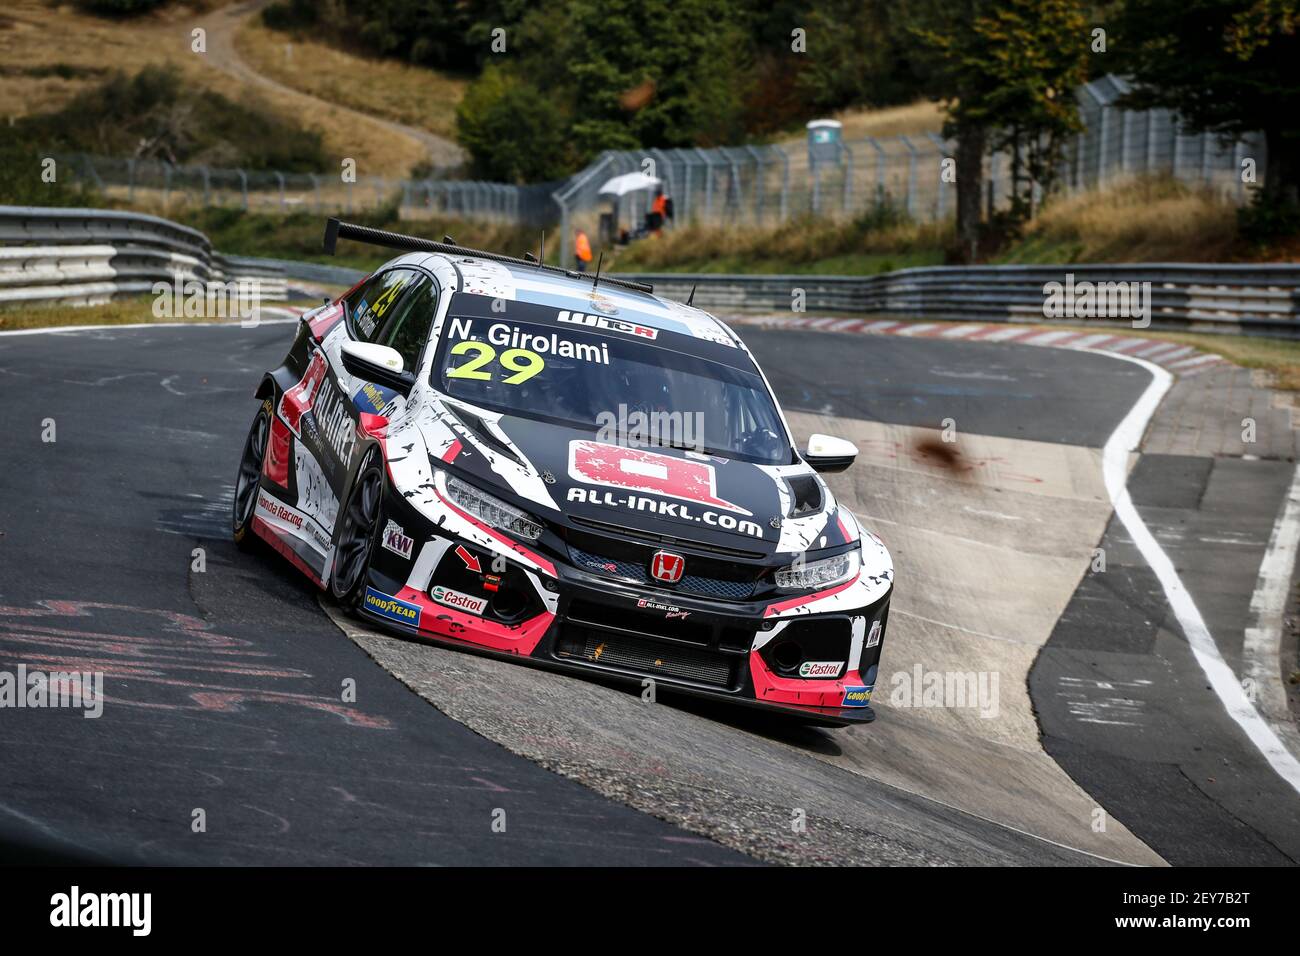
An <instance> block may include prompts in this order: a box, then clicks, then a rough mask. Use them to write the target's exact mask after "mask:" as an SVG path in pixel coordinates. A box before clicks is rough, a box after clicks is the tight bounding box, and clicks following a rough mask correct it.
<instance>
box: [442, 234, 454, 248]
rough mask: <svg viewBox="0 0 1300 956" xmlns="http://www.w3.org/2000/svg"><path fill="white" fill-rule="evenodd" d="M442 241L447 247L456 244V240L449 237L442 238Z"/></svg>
mask: <svg viewBox="0 0 1300 956" xmlns="http://www.w3.org/2000/svg"><path fill="white" fill-rule="evenodd" d="M442 241H443V242H445V243H446V244H447V245H449V246H454V245H455V244H456V240H455V239H453V238H452V237H451V236H443V237H442Z"/></svg>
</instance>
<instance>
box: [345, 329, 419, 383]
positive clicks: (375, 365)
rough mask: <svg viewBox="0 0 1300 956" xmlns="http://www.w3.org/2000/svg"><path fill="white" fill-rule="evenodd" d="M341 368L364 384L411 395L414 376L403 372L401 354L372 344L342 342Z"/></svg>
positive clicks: (386, 347)
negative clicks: (380, 386) (370, 383)
mask: <svg viewBox="0 0 1300 956" xmlns="http://www.w3.org/2000/svg"><path fill="white" fill-rule="evenodd" d="M342 351H343V367H344V368H345V369H347V370H348V373H349V374H351V375H355V376H356V377H357V378H359V379H362V380H363V381H366V382H374V383H375V384H376V385H384V386H387V387H388V388H391V389H395V390H397V391H399V392H401V393H402V394H403V395H409V394H411V388H412V387H413V386H414V385H415V376H414V375H413V374H411V373H410V372H407V371H404V370H403V368H402V366H403V364H404V363H403V362H402V353H401V352H399V351H397V349H393V348H389V347H388V346H387V345H378V344H376V343H374V342H344V343H343V350H342Z"/></svg>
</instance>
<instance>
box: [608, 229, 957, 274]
mask: <svg viewBox="0 0 1300 956" xmlns="http://www.w3.org/2000/svg"><path fill="white" fill-rule="evenodd" d="M948 231H949V227H948V225H947V224H933V223H910V222H888V221H883V222H882V221H873V220H872V219H871V218H869V217H864V218H860V219H857V220H853V221H851V222H841V221H835V220H827V219H793V220H790V221H789V222H786V223H784V224H782V225H781V226H778V227H775V228H770V229H738V228H735V227H717V226H684V227H680V228H677V229H671V230H667V231H665V232H664V234H663V235H662V236H661V237H659V238H657V239H644V240H641V241H639V242H637V243H634V244H633V245H631V246H629V247H627V248H626V249H619V250H617V251H616V252H615V253H614V256H615V259H614V268H617V269H629V270H637V271H643V272H654V271H659V270H664V271H668V270H673V271H688V272H689V271H701V272H728V271H738V272H771V271H777V272H779V271H786V270H789V271H803V269H802V268H801V267H802V266H805V265H808V264H811V263H828V262H830V261H832V260H836V259H844V258H846V257H858V258H860V259H862V260H863V262H864V264H865V265H866V266H867V268H865V269H859V270H854V271H868V272H874V271H879V269H878V268H876V265H877V263H875V261H874V260H876V259H880V258H881V257H886V258H888V259H890V260H891V261H881V262H880V263H879V264H880V265H884V266H889V265H894V266H896V267H902V266H903V265H904V264H914V263H912V262H910V261H909V260H910V259H911V258H914V257H915V256H916V255H918V254H925V255H926V256H927V257H933V256H934V255H936V254H937V250H939V249H940V248H942V245H943V243H944V240H945V237H946V235H947V233H948ZM606 256H607V257H608V256H609V251H608V250H607V251H606ZM897 259H902V260H904V261H903V262H896V261H892V260H897ZM827 271H845V270H843V269H838V270H837V269H828V270H827Z"/></svg>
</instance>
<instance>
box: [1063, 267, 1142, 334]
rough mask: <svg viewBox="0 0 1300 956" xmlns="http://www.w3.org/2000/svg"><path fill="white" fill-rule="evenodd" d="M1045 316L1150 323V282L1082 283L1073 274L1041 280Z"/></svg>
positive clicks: (1085, 281) (1134, 325)
mask: <svg viewBox="0 0 1300 956" xmlns="http://www.w3.org/2000/svg"><path fill="white" fill-rule="evenodd" d="M1043 318H1045V319H1129V320H1130V321H1131V322H1132V324H1133V328H1135V329H1145V328H1147V327H1148V326H1149V325H1151V283H1150V282H1089V281H1088V280H1087V279H1085V280H1083V281H1082V282H1075V281H1074V273H1073V272H1067V273H1066V274H1065V282H1063V283H1062V282H1045V283H1043Z"/></svg>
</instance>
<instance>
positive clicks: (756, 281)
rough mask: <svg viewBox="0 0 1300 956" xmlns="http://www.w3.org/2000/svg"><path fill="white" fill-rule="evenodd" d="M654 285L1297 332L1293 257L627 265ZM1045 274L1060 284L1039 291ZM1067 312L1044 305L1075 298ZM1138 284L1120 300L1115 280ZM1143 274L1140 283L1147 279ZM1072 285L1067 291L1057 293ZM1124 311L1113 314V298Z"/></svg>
mask: <svg viewBox="0 0 1300 956" xmlns="http://www.w3.org/2000/svg"><path fill="white" fill-rule="evenodd" d="M628 277H629V278H635V279H639V280H642V281H645V282H650V283H652V284H653V285H654V287H655V293H656V294H658V295H662V296H665V297H666V298H670V299H679V300H684V299H685V298H686V297H687V295H689V294H690V291H691V288H692V287H695V299H694V303H695V304H696V305H698V306H700V307H701V308H705V309H708V310H710V311H714V312H769V313H778V314H781V313H784V314H790V313H791V312H792V311H803V312H811V313H831V314H847V315H878V316H880V317H882V318H914V319H944V320H954V321H979V322H1045V323H1051V322H1062V323H1068V324H1074V325H1079V324H1098V325H1103V324H1111V325H1115V324H1121V323H1122V324H1130V323H1131V319H1132V315H1131V312H1132V311H1133V307H1134V306H1136V307H1141V306H1142V305H1143V304H1149V308H1150V311H1149V317H1150V324H1151V327H1152V328H1158V329H1181V330H1184V331H1187V330H1194V331H1208V332H1235V333H1240V334H1256V335H1274V336H1277V335H1282V336H1285V337H1297V338H1300V265H1287V264H1279V265H1235V264H1209V265H1201V264H1194V263H1150V264H1123V265H1092V264H1087V265H1052V266H932V267H922V268H916V269H902V270H899V271H897V272H887V273H882V274H880V275H874V276H816V275H686V274H683V273H658V274H646V273H634V274H629V276H628ZM1049 283H1059V284H1060V285H1061V287H1062V289H1061V290H1060V294H1059V295H1058V296H1057V297H1056V299H1055V303H1054V300H1053V297H1051V296H1049ZM1084 283H1089V284H1091V286H1092V292H1093V305H1092V308H1091V309H1090V310H1086V311H1081V310H1079V309H1076V310H1075V311H1074V313H1073V314H1069V313H1067V312H1065V311H1064V310H1063V309H1055V310H1053V309H1051V308H1049V306H1051V305H1053V304H1058V305H1061V304H1063V302H1064V299H1066V298H1071V299H1072V300H1073V301H1074V302H1075V303H1076V305H1084V306H1086V305H1087V303H1086V301H1081V297H1082V296H1083V294H1084V291H1083V290H1085V289H1086V288H1087V286H1085V285H1084ZM1126 283H1138V286H1137V287H1136V289H1134V287H1132V286H1130V287H1129V291H1131V292H1136V293H1137V296H1138V298H1137V299H1136V300H1130V299H1129V298H1127V292H1124V291H1123V290H1121V289H1120V288H1119V284H1126ZM1145 283H1150V285H1149V286H1147V285H1145ZM1070 289H1073V291H1074V295H1073V296H1072V297H1070V296H1068V295H1066V293H1067V292H1068V291H1069V290H1070ZM1125 303H1126V304H1127V305H1128V307H1129V310H1128V311H1123V310H1121V311H1120V312H1119V313H1118V314H1117V313H1116V310H1115V307H1116V305H1122V304H1125Z"/></svg>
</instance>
